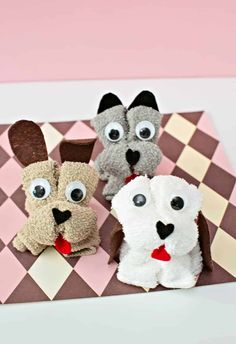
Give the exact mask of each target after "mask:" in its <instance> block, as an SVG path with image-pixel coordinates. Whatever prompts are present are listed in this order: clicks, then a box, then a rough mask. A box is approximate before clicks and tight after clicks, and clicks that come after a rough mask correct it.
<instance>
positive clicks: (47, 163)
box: [9, 120, 98, 245]
mask: <svg viewBox="0 0 236 344" xmlns="http://www.w3.org/2000/svg"><path fill="white" fill-rule="evenodd" d="M9 140H10V144H11V147H12V150H13V152H14V153H15V155H16V157H17V158H18V160H19V161H20V162H21V163H22V164H23V166H24V170H23V189H24V191H25V194H26V210H27V211H28V213H29V218H28V224H29V226H28V227H29V228H30V229H31V231H32V233H30V235H31V234H32V238H33V239H34V240H36V241H37V242H39V243H41V244H43V245H54V243H55V240H56V239H57V238H58V236H59V235H62V236H63V238H64V239H65V240H67V241H68V242H69V243H70V244H76V243H79V242H81V241H82V240H85V239H86V238H88V237H89V236H90V235H91V234H92V232H93V231H94V230H96V215H95V213H94V211H93V210H92V209H90V208H89V207H88V203H89V201H90V199H91V198H92V195H93V193H94V191H95V189H96V186H97V182H98V175H97V172H96V171H95V170H94V169H93V168H92V167H91V166H89V165H88V162H89V160H90V156H91V153H92V149H93V145H94V140H78V141H62V142H61V145H60V153H61V160H62V166H59V164H58V163H57V162H56V161H53V160H50V159H49V158H48V153H47V148H46V143H45V140H44V136H43V133H42V131H41V129H40V127H39V126H38V125H37V124H35V123H34V122H31V121H26V120H22V121H18V122H16V123H15V124H14V125H12V126H11V128H10V130H9Z"/></svg>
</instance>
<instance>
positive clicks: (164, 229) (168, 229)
mask: <svg viewBox="0 0 236 344" xmlns="http://www.w3.org/2000/svg"><path fill="white" fill-rule="evenodd" d="M156 228H157V233H158V234H159V237H160V238H161V240H164V239H165V238H167V237H168V236H169V235H171V233H173V232H174V229H175V226H174V225H172V223H168V225H164V223H163V222H161V221H158V222H157V223H156Z"/></svg>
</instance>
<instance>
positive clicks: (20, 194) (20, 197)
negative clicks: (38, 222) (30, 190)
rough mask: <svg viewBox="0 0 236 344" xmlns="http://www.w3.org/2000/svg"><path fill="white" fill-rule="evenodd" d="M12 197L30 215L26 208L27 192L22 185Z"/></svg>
mask: <svg viewBox="0 0 236 344" xmlns="http://www.w3.org/2000/svg"><path fill="white" fill-rule="evenodd" d="M11 199H12V200H13V202H14V203H15V204H16V205H17V207H18V208H20V210H21V211H22V212H23V213H24V214H25V215H26V216H28V213H27V211H26V210H25V193H24V191H23V190H22V186H20V187H19V188H18V189H17V190H16V191H15V192H14V193H13V195H11Z"/></svg>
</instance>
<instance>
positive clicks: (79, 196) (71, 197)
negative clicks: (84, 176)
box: [65, 181, 86, 203]
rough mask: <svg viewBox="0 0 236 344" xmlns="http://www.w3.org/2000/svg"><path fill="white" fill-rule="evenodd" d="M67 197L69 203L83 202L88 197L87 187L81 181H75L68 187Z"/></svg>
mask: <svg viewBox="0 0 236 344" xmlns="http://www.w3.org/2000/svg"><path fill="white" fill-rule="evenodd" d="M65 195H66V199H67V200H68V201H69V202H72V203H79V202H82V201H83V199H84V198H85V196H86V187H85V186H84V184H83V183H81V182H80V181H73V182H71V183H69V184H68V185H67V187H66V191H65Z"/></svg>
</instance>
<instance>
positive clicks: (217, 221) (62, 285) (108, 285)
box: [0, 112, 236, 303]
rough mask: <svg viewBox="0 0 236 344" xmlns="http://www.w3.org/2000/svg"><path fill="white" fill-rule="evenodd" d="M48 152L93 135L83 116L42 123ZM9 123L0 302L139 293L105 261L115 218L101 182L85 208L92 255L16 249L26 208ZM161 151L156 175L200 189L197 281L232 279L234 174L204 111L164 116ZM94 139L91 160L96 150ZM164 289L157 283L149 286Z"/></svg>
mask: <svg viewBox="0 0 236 344" xmlns="http://www.w3.org/2000/svg"><path fill="white" fill-rule="evenodd" d="M41 128H42V130H43V132H44V135H45V138H46V142H47V147H48V151H49V152H50V157H51V158H53V159H56V160H57V159H58V158H59V153H58V144H59V142H60V141H61V139H62V138H63V137H65V138H67V139H76V138H88V137H95V136H96V134H95V132H94V131H93V130H92V128H91V127H90V126H89V122H88V121H84V122H82V121H80V122H63V123H43V124H42V125H41ZM7 130H8V125H0V301H1V303H15V302H29V301H42V300H59V299H70V298H83V297H96V296H107V295H120V294H131V293H143V292H145V291H144V290H143V289H142V288H137V287H133V286H128V285H125V284H122V283H121V282H119V281H118V280H117V278H116V268H117V263H116V262H113V263H112V264H111V265H107V260H108V253H107V252H108V240H109V232H110V230H111V229H112V227H113V224H114V222H115V219H114V217H113V215H112V214H111V213H110V204H109V202H107V201H105V200H104V198H103V197H102V194H101V191H102V188H103V183H102V182H100V183H99V186H98V189H97V191H96V194H95V197H94V198H93V200H92V202H91V206H92V207H93V208H94V209H95V210H96V212H97V214H98V226H99V228H100V234H101V238H102V242H101V246H100V248H99V250H98V252H97V254H96V255H93V256H88V257H82V258H68V259H65V258H64V257H63V256H61V255H60V254H59V253H58V252H57V251H56V250H55V249H54V248H52V247H50V248H48V249H46V250H45V251H44V252H43V253H42V254H41V255H40V256H39V257H34V256H32V255H31V254H30V253H28V252H27V253H19V252H18V251H16V250H15V249H14V248H13V246H12V240H13V238H14V236H15V234H16V233H17V231H18V230H19V229H20V228H21V227H22V225H23V223H24V222H25V220H26V217H27V214H26V212H25V210H24V194H23V192H22V190H21V167H20V165H19V164H18V162H17V161H16V159H15V158H14V156H13V153H12V151H11V149H10V146H9V143H8V138H7ZM159 144H160V147H161V149H162V151H163V153H164V158H163V160H162V163H161V165H160V166H159V167H158V171H157V172H158V174H173V175H177V176H180V177H183V178H185V179H186V180H187V181H188V182H191V183H194V184H195V185H197V186H199V188H200V190H201V191H202V192H203V194H204V199H205V201H204V205H203V212H204V214H205V216H206V217H207V219H208V222H209V226H210V232H211V240H212V245H211V249H212V256H213V260H214V271H213V272H212V273H209V272H206V271H204V272H203V273H202V275H201V277H200V279H199V281H198V285H208V284H214V283H223V282H231V281H235V277H236V185H235V181H236V178H235V176H234V174H233V171H232V170H231V168H230V165H229V163H228V160H227V157H226V155H225V154H224V152H223V148H222V146H221V143H220V142H219V141H218V139H217V134H216V132H215V130H214V128H213V125H212V123H211V121H210V119H209V117H208V116H207V114H205V113H203V112H195V113H185V114H177V113H175V114H171V115H165V116H164V118H163V122H162V128H161V132H160V139H159ZM101 149H102V146H101V144H100V143H99V142H97V143H96V146H95V149H94V152H93V156H92V160H94V159H95V157H96V156H97V154H98V153H99V152H100V151H101ZM162 289H164V288H162V287H157V288H156V289H155V290H162Z"/></svg>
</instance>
